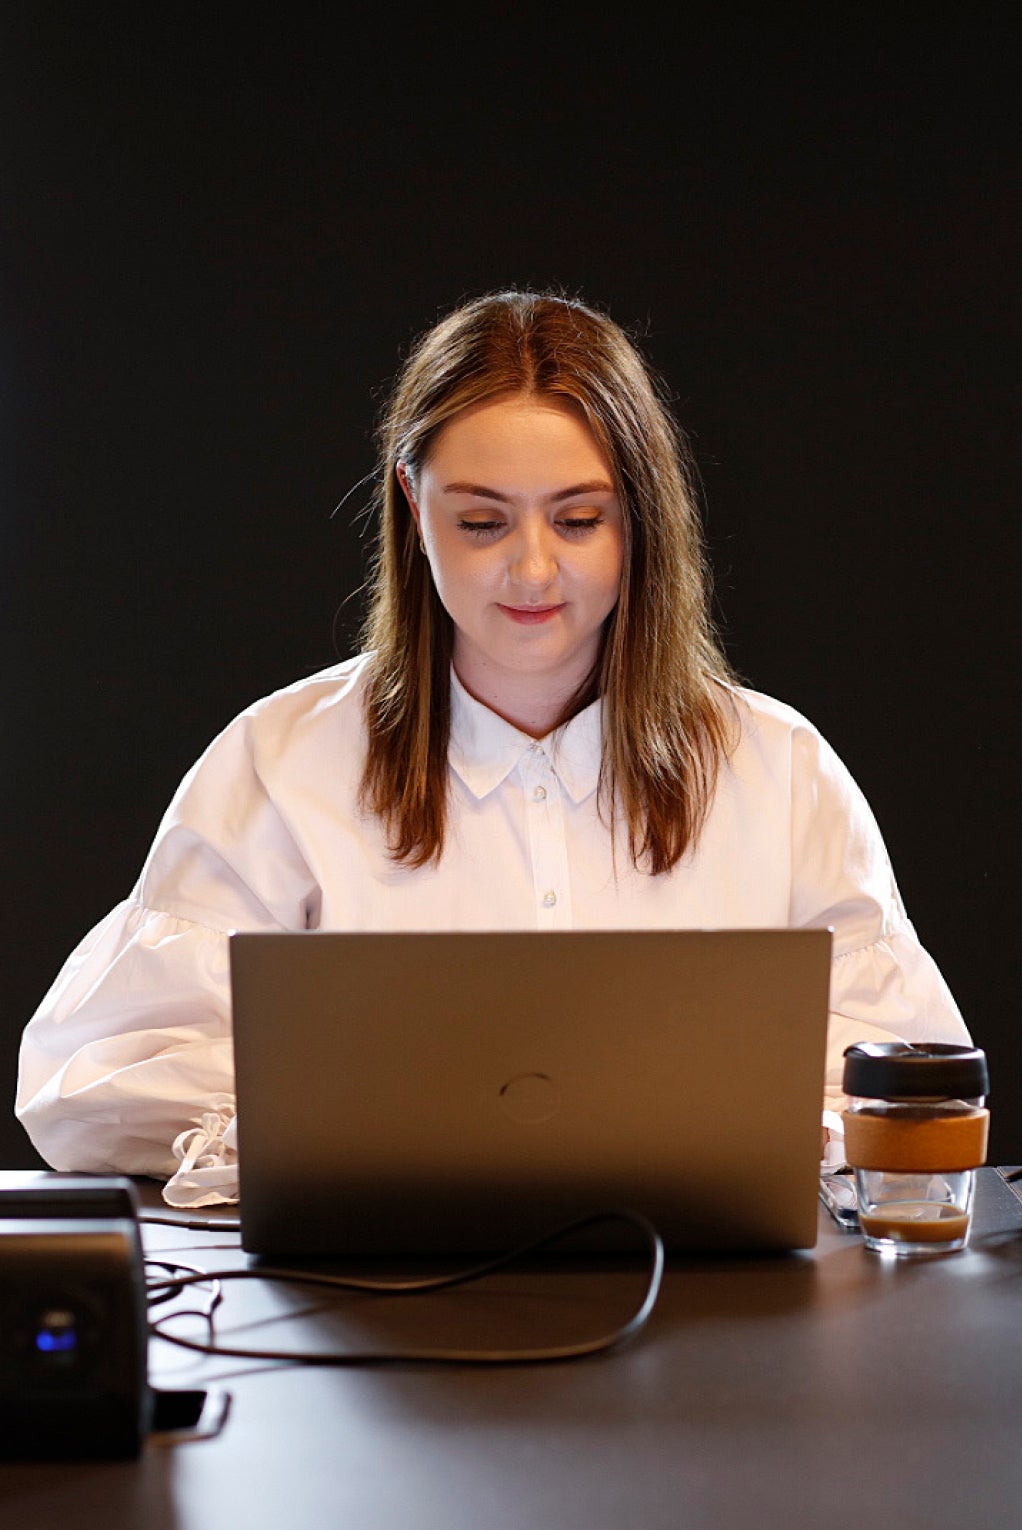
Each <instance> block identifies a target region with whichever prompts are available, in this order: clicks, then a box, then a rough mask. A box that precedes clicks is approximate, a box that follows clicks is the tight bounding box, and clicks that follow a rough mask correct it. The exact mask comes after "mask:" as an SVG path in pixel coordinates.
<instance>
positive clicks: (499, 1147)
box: [230, 930, 831, 1258]
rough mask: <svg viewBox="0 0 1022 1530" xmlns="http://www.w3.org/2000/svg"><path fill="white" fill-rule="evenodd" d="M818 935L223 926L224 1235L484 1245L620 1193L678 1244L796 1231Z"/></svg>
mask: <svg viewBox="0 0 1022 1530" xmlns="http://www.w3.org/2000/svg"><path fill="white" fill-rule="evenodd" d="M830 950H831V932H830V931H829V930H722V931H663V930H659V931H657V930H652V931H646V930H643V931H639V930H632V931H620V930H616V931H562V932H556V933H555V932H542V933H540V932H519V933H508V932H502V933H493V934H489V933H484V934H478V933H462V934H453V933H440V934H437V933H429V934H426V933H423V934H407V933H406V934H394V933H391V934H334V933H319V932H309V933H303V934H285V933H280V934H271V935H257V934H240V933H239V934H235V935H233V936H232V937H231V943H230V956H231V984H232V990H233V1005H234V1052H235V1064H236V1072H237V1092H238V1137H239V1163H240V1184H241V1226H242V1242H243V1245H244V1247H245V1248H246V1249H247V1250H248V1251H249V1252H250V1253H254V1254H259V1255H266V1256H270V1257H281V1256H288V1257H291V1258H294V1257H300V1258H310V1257H311V1258H315V1257H333V1256H351V1255H358V1256H361V1255H379V1254H386V1255H400V1256H406V1255H407V1256H411V1255H418V1254H427V1255H435V1254H447V1253H456V1254H463V1253H470V1252H482V1251H492V1250H502V1249H511V1248H513V1247H515V1246H516V1245H517V1244H519V1243H522V1242H524V1241H526V1240H528V1239H531V1238H534V1237H539V1236H541V1235H542V1234H544V1233H547V1232H549V1231H551V1230H553V1229H554V1228H555V1227H558V1226H560V1225H562V1224H564V1223H566V1222H568V1221H570V1220H572V1219H575V1218H578V1217H583V1216H586V1215H589V1214H591V1213H596V1212H600V1211H604V1210H615V1209H618V1208H622V1207H624V1208H629V1209H633V1210H637V1211H640V1212H641V1213H643V1214H644V1215H645V1216H646V1217H647V1218H649V1219H650V1220H651V1221H652V1222H653V1224H654V1225H655V1226H656V1228H657V1229H658V1231H659V1232H660V1234H661V1236H662V1238H663V1240H664V1243H665V1245H666V1246H667V1247H668V1248H669V1249H671V1250H675V1251H685V1250H693V1251H696V1250H698V1251H709V1250H718V1249H724V1250H740V1249H748V1250H756V1249H774V1250H784V1249H794V1248H805V1247H811V1246H812V1245H813V1244H814V1243H815V1241H816V1229H817V1208H818V1199H817V1197H818V1188H819V1155H820V1109H821V1103H822V1095H823V1075H824V1051H825V1040H826V1029H827V1001H828V994H829V983H830ZM596 1232H597V1235H598V1236H597V1242H598V1245H599V1246H605V1247H608V1248H609V1247H613V1246H615V1238H614V1236H613V1234H614V1228H613V1227H612V1225H611V1224H609V1223H608V1224H605V1225H604V1227H603V1228H602V1229H597V1230H596ZM621 1232H622V1228H621V1227H620V1226H619V1227H618V1228H617V1233H618V1235H620V1234H621ZM624 1234H625V1238H626V1239H627V1238H628V1237H629V1236H630V1234H629V1233H628V1231H627V1229H626V1228H625V1229H624ZM590 1246H593V1245H592V1244H590Z"/></svg>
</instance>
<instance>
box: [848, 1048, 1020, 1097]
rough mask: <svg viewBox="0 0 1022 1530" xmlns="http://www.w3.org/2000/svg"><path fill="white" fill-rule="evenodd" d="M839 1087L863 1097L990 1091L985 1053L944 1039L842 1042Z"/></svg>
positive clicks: (963, 1094)
mask: <svg viewBox="0 0 1022 1530" xmlns="http://www.w3.org/2000/svg"><path fill="white" fill-rule="evenodd" d="M844 1057H845V1068H844V1076H843V1079H842V1087H843V1089H844V1092H845V1094H857V1095H860V1096H862V1097H863V1098H864V1099H869V1100H885V1099H918V1098H920V1097H922V1096H927V1097H929V1098H930V1099H941V1100H975V1099H978V1098H979V1096H980V1095H984V1096H985V1095H987V1094H988V1093H989V1092H990V1076H989V1073H988V1071H987V1059H986V1053H985V1052H983V1051H981V1050H980V1048H979V1047H963V1046H954V1045H952V1044H951V1043H949V1042H942V1041H920V1042H917V1043H916V1045H915V1046H912V1045H911V1044H910V1043H909V1042H907V1041H858V1042H856V1043H855V1045H854V1046H850V1047H845V1053H844Z"/></svg>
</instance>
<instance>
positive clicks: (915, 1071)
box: [843, 1041, 990, 1259]
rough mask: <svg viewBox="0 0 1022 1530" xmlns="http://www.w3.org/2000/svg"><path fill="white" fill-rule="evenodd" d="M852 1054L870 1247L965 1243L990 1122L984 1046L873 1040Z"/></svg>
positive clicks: (913, 1250) (898, 1252)
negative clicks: (987, 1107) (977, 1176)
mask: <svg viewBox="0 0 1022 1530" xmlns="http://www.w3.org/2000/svg"><path fill="white" fill-rule="evenodd" d="M844 1057H845V1066H844V1079H843V1086H844V1092H845V1094H846V1095H848V1096H849V1104H848V1108H847V1109H846V1110H845V1111H844V1112H843V1118H844V1125H845V1157H846V1158H847V1160H848V1163H849V1164H850V1165H851V1167H852V1168H853V1169H854V1171H855V1186H856V1194H857V1198H858V1211H859V1227H860V1229H861V1231H862V1236H863V1241H864V1242H865V1244H866V1247H867V1248H869V1249H872V1250H873V1251H874V1252H875V1253H880V1254H890V1255H894V1256H895V1257H897V1258H901V1259H904V1258H912V1257H918V1256H920V1255H933V1254H951V1253H955V1252H956V1251H957V1250H958V1249H962V1248H965V1246H966V1244H967V1243H968V1241H969V1231H970V1226H971V1222H972V1198H973V1192H974V1189H975V1178H976V1169H977V1168H978V1167H979V1166H980V1165H981V1164H982V1163H984V1162H985V1160H986V1153H987V1132H988V1128H989V1124H990V1113H989V1111H988V1110H987V1109H986V1108H985V1101H986V1096H987V1094H988V1092H989V1089H990V1081H989V1075H988V1071H987V1060H986V1055H985V1053H983V1052H982V1051H981V1050H980V1049H979V1048H978V1047H968V1046H953V1045H950V1044H947V1043H944V1042H937V1041H934V1042H917V1043H916V1044H915V1045H914V1046H913V1045H911V1044H910V1043H909V1042H907V1041H890V1042H888V1041H885V1042H873V1041H870V1042H858V1043H857V1044H856V1045H854V1046H850V1047H846V1048H845V1054H844Z"/></svg>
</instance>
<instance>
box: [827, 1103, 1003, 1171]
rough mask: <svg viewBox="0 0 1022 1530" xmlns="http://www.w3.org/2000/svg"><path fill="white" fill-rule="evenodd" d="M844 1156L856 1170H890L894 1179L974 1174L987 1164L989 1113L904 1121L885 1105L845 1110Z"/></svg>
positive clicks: (975, 1108)
mask: <svg viewBox="0 0 1022 1530" xmlns="http://www.w3.org/2000/svg"><path fill="white" fill-rule="evenodd" d="M843 1120H844V1123H845V1157H846V1158H847V1160H848V1162H849V1163H850V1164H851V1165H852V1167H853V1168H856V1169H889V1170H891V1172H892V1173H895V1174H914V1173H917V1172H921V1173H927V1172H930V1171H933V1172H937V1173H939V1172H942V1171H944V1172H953V1171H954V1170H956V1169H975V1168H978V1167H979V1165H980V1164H982V1163H984V1162H985V1161H986V1156H987V1132H988V1129H989V1125H990V1112H989V1111H988V1110H982V1109H980V1108H979V1107H974V1108H973V1109H972V1110H970V1111H969V1112H968V1113H967V1114H966V1113H964V1112H955V1113H949V1114H948V1115H946V1116H926V1117H922V1118H920V1117H919V1116H915V1117H908V1116H902V1117H899V1116H898V1115H897V1114H894V1113H891V1112H887V1111H885V1110H884V1108H883V1107H882V1106H880V1107H878V1109H877V1110H876V1111H872V1110H846V1111H844V1112H843Z"/></svg>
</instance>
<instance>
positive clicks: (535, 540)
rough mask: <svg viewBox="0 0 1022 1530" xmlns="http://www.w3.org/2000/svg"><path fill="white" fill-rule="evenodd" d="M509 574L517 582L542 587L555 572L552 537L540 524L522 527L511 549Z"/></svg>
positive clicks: (549, 580) (555, 564)
mask: <svg viewBox="0 0 1022 1530" xmlns="http://www.w3.org/2000/svg"><path fill="white" fill-rule="evenodd" d="M510 572H511V576H512V578H513V579H515V580H517V582H518V583H519V584H524V585H529V586H531V587H534V588H536V589H544V588H545V587H546V586H547V585H548V584H550V583H551V582H552V580H553V579H554V577H555V576H556V573H557V557H556V551H555V548H554V545H553V537H552V534H551V533H550V532H549V530H548V529H547V528H545V527H542V526H531V527H530V526H525V527H522V528H521V529H520V530H519V532H518V534H517V536H516V538H515V545H514V548H513V550H512V559H511V570H510Z"/></svg>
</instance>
